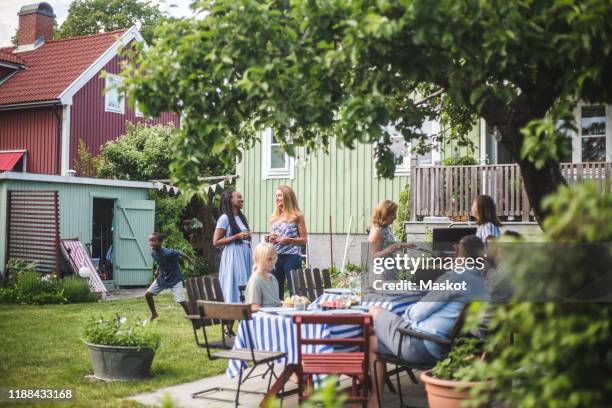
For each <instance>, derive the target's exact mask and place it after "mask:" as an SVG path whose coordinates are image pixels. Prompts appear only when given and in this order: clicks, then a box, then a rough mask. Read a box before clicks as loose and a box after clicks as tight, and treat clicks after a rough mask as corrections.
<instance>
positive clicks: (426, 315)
mask: <svg viewBox="0 0 612 408" xmlns="http://www.w3.org/2000/svg"><path fill="white" fill-rule="evenodd" d="M483 254H484V244H483V243H482V241H481V240H480V239H479V238H478V237H476V236H475V235H468V236H465V237H463V238H462V239H461V240H460V241H459V244H458V245H457V247H456V248H455V256H456V259H459V258H464V259H465V258H474V259H476V258H479V257H482V256H483ZM456 265H458V263H456ZM447 280H448V281H450V282H451V283H454V282H457V283H461V282H466V285H465V286H466V288H467V289H466V290H465V291H463V290H444V291H442V290H439V291H430V292H429V293H428V294H427V295H425V296H424V297H423V298H422V299H421V300H420V301H419V302H417V303H414V304H412V305H410V306H409V307H408V308H407V309H406V311H405V312H404V314H403V316H402V317H400V316H398V315H396V314H395V313H393V312H390V311H388V310H386V309H384V308H382V307H379V306H374V307H372V308H370V310H369V313H370V315H372V317H373V319H374V335H373V336H372V337H370V362H371V364H370V369H371V372H372V373H373V372H374V371H373V370H374V365H373V362H374V361H375V360H376V354H387V355H397V353H398V349H399V347H400V337H401V335H400V333H399V332H398V331H397V329H398V328H399V327H402V328H407V327H410V328H411V329H412V330H415V331H419V332H422V333H425V334H428V335H432V336H437V337H440V338H444V339H448V337H449V335H450V332H451V330H452V328H453V325H454V324H455V321H456V319H457V317H458V316H459V313H460V312H461V310H462V308H463V305H464V303H465V302H467V301H470V300H488V299H489V295H488V293H487V291H486V288H485V285H484V283H483V281H482V275H481V271H480V270H478V269H476V268H469V269H468V268H465V267H462V268H461V269H459V268H458V267H456V268H455V270H452V271H448V272H446V273H444V274H443V275H442V276H440V277H439V278H438V279H437V280H436V282H440V283H442V282H446V281H447ZM399 353H400V354H399V357H400V358H401V359H403V360H405V361H407V362H410V363H415V364H435V363H436V362H437V361H440V360H442V359H444V358H445V351H444V350H443V349H442V347H441V346H440V345H438V344H436V343H434V342H431V341H427V340H423V339H421V338H417V337H411V336H403V340H402V343H401V350H399ZM377 369H378V370H379V371H378V373H377V375H378V384H375V386H376V387H379V388H378V389H381V390H382V387H383V386H384V383H383V381H384V369H383V367H382V366H380V365H379V366H378V367H377ZM372 378H374V377H372ZM377 403H378V402H377V400H376V393H375V392H373V393H372V396H371V398H370V401H369V402H368V406H374V407H375V406H377Z"/></svg>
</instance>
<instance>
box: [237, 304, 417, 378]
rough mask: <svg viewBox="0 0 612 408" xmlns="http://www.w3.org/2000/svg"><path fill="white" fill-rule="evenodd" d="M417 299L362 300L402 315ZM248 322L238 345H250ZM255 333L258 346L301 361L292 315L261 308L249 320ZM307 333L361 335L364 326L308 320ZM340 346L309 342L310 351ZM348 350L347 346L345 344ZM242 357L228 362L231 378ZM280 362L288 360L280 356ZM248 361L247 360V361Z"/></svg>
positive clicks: (307, 349) (316, 335) (290, 360)
mask: <svg viewBox="0 0 612 408" xmlns="http://www.w3.org/2000/svg"><path fill="white" fill-rule="evenodd" d="M336 296H338V295H335V294H328V293H325V294H323V295H321V296H320V297H319V298H318V299H317V300H316V301H315V302H313V304H315V305H316V304H319V303H321V302H324V301H326V300H333V299H334V298H335V297H336ZM416 300H417V299H416V298H415V295H403V294H401V295H391V296H388V297H386V296H381V295H376V296H370V297H369V298H368V296H366V297H364V299H363V302H362V304H363V305H365V306H381V307H384V308H385V309H387V310H390V311H392V312H394V313H396V314H397V315H399V316H401V315H402V314H403V313H404V311H405V310H406V309H407V308H408V306H409V305H411V304H412V303H414V302H415V301H416ZM246 324H247V322H244V321H243V322H240V325H239V326H238V331H237V333H236V340H235V342H234V348H235V349H242V348H249V341H248V336H247V331H246ZM248 325H249V328H250V331H251V337H252V338H253V342H254V343H255V344H254V348H255V349H256V350H268V351H282V352H285V353H287V363H297V330H296V325H295V324H294V323H293V320H292V318H291V316H286V315H276V314H270V313H263V312H258V313H254V314H253V318H252V319H251V320H250V321H249V322H248ZM302 330H304V337H307V338H338V337H359V336H360V335H361V329H360V328H359V327H358V326H348V325H342V326H329V325H325V324H307V325H303V326H302ZM338 349H340V347H336V348H334V347H331V346H327V345H308V346H305V349H304V352H306V353H331V352H333V351H334V350H338ZM342 349H343V350H346V348H342ZM240 363H241V362H240V361H238V360H230V361H229V363H228V366H227V375H228V376H229V377H230V378H233V377H235V376H236V375H238V372H239V370H240ZM277 363H279V364H281V363H284V360H279V361H277ZM243 364H244V365H246V363H243Z"/></svg>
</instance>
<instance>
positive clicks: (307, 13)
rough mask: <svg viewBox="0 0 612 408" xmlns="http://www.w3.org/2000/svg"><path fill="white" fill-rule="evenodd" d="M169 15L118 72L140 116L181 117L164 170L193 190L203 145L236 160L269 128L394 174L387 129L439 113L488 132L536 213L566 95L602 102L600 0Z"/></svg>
mask: <svg viewBox="0 0 612 408" xmlns="http://www.w3.org/2000/svg"><path fill="white" fill-rule="evenodd" d="M194 6H195V7H196V9H197V10H199V11H204V12H206V13H207V16H206V18H203V19H199V20H196V19H191V20H183V21H176V22H174V23H173V24H172V25H169V26H166V27H164V29H162V30H160V33H159V34H160V38H159V39H158V42H157V43H156V44H155V45H154V46H153V47H152V48H150V49H149V50H148V52H146V53H145V52H142V53H140V56H139V57H138V58H137V59H136V60H135V61H134V63H133V65H132V66H131V67H130V68H129V69H128V70H127V74H128V75H129V76H130V78H129V79H128V81H127V84H126V87H127V88H128V91H129V92H130V94H131V95H132V97H133V98H135V99H137V100H139V101H142V103H143V104H144V105H145V109H146V110H147V111H148V113H149V114H153V115H154V114H158V113H160V112H162V111H165V110H172V111H179V110H180V111H181V112H183V115H184V122H183V124H184V129H183V131H182V132H181V133H180V134H179V137H178V140H176V141H175V146H178V149H177V153H178V157H177V158H178V161H177V163H176V165H175V166H174V167H173V169H174V171H173V173H174V174H175V176H177V177H179V178H181V179H182V180H183V181H184V182H185V183H186V184H187V185H191V186H195V185H197V184H198V180H197V178H196V177H195V175H196V174H198V173H199V171H198V169H199V168H200V163H199V161H198V158H199V157H200V156H202V155H203V154H204V153H205V152H209V151H211V149H212V151H213V152H214V153H221V152H224V153H225V156H226V158H227V159H226V160H234V154H239V151H240V149H241V148H248V147H250V146H251V145H252V143H253V141H254V140H255V139H256V138H257V134H258V133H257V131H260V130H262V129H263V128H264V127H271V128H272V129H273V130H274V131H275V132H276V134H277V135H279V139H281V143H282V144H283V146H284V147H285V149H286V150H287V151H288V152H289V153H292V152H293V149H294V147H295V146H297V145H303V146H306V148H307V149H311V148H314V147H317V148H318V147H319V146H320V145H327V144H328V143H329V141H330V138H331V136H332V135H333V136H335V137H336V139H337V140H338V141H339V142H340V143H342V144H344V145H346V146H349V147H351V146H353V144H354V143H355V142H357V141H360V142H371V143H375V144H376V155H377V163H378V171H379V174H381V175H383V176H385V177H391V176H392V175H393V168H394V161H393V154H392V152H391V150H390V146H389V145H390V135H389V133H388V132H387V130H386V129H387V128H386V127H387V126H388V125H394V126H395V127H396V128H397V129H398V130H399V131H400V132H401V134H402V135H403V137H404V138H405V139H406V140H413V139H419V138H422V137H423V135H421V134H420V133H419V131H418V130H415V129H420V125H421V124H422V122H423V121H424V120H426V119H427V118H433V117H437V116H441V117H442V119H443V121H444V122H445V123H446V124H448V126H449V127H450V128H451V129H453V132H452V133H453V134H452V137H455V138H462V137H464V136H465V135H466V134H467V132H468V131H469V130H470V128H471V127H472V125H473V124H474V123H475V122H476V119H477V118H478V117H483V118H484V119H485V120H487V122H488V123H490V124H491V125H493V126H495V127H497V128H498V130H499V132H500V134H501V143H502V144H503V145H504V146H505V147H506V148H507V149H508V150H509V152H510V153H511V155H512V156H513V158H514V159H515V160H516V161H517V162H518V164H519V166H520V168H521V172H522V175H523V178H524V181H525V189H526V192H527V195H528V197H529V201H530V204H531V205H532V206H533V207H534V208H535V211H536V217H537V219H538V220H539V221H541V220H542V219H543V217H544V215H545V210H543V209H542V208H541V206H540V202H541V200H542V199H543V197H544V196H545V195H547V194H549V193H552V192H554V191H556V189H557V187H558V186H559V185H561V184H563V183H564V179H563V177H562V175H561V172H560V168H559V158H560V157H561V153H562V152H561V146H564V143H562V133H563V132H559V131H557V129H556V128H557V123H558V121H559V120H562V121H563V126H564V127H571V126H573V124H572V119H571V109H572V107H573V106H574V105H575V104H576V103H577V101H579V100H582V101H587V102H598V103H606V102H610V101H612V86H610V79H611V77H612V59H611V54H612V41H611V40H612V24H611V23H610V20H609V18H608V16H610V15H612V3H610V2H609V1H606V0H583V1H579V2H578V1H572V0H537V1H534V0H514V1H507V2H483V1H477V0H462V1H457V0H441V1H437V2H431V1H426V0H406V1H399V0H395V1H394V0H355V1H351V2H347V1H342V0H326V1H324V0H320V1H313V0H293V1H287V0H278V1H273V0H269V1H253V0H215V1H198V2H196V3H195V4H194Z"/></svg>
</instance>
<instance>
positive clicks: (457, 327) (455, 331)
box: [448, 303, 470, 348]
mask: <svg viewBox="0 0 612 408" xmlns="http://www.w3.org/2000/svg"><path fill="white" fill-rule="evenodd" d="M469 307H470V304H469V303H464V304H463V307H462V308H461V311H460V312H459V315H457V318H456V319H455V322H454V323H453V328H452V329H451V331H450V334H449V335H448V342H449V348H450V347H452V345H453V343H454V342H455V339H456V338H457V336H459V333H461V329H463V323H465V318H466V316H467V311H468V308H469Z"/></svg>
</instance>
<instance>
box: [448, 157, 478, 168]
mask: <svg viewBox="0 0 612 408" xmlns="http://www.w3.org/2000/svg"><path fill="white" fill-rule="evenodd" d="M442 164H443V165H444V166H473V165H476V164H478V162H477V161H476V159H475V158H474V157H473V156H461V157H449V158H446V159H444V160H443V161H442Z"/></svg>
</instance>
